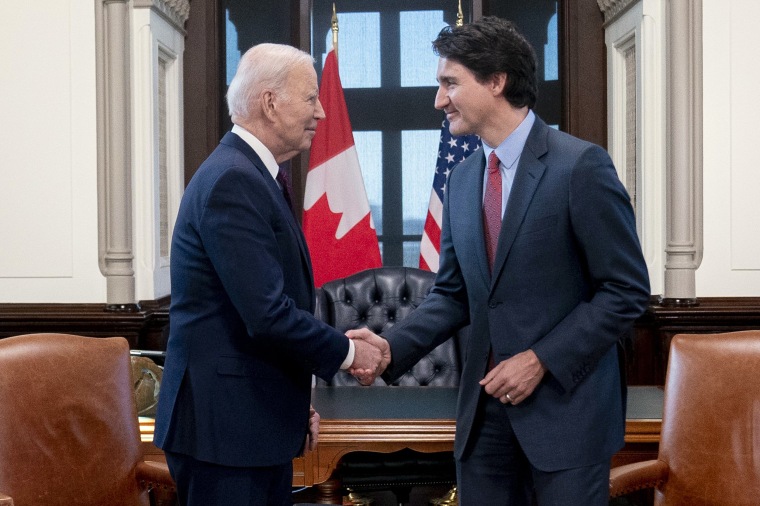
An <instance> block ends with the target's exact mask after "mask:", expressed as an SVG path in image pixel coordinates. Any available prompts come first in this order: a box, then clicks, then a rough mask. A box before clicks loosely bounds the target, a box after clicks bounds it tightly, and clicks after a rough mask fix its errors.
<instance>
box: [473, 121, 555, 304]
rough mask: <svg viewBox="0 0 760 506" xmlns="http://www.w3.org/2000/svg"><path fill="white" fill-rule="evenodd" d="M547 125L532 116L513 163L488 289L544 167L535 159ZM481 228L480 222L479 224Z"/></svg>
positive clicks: (542, 149) (543, 150)
mask: <svg viewBox="0 0 760 506" xmlns="http://www.w3.org/2000/svg"><path fill="white" fill-rule="evenodd" d="M548 128H549V127H548V126H546V124H545V123H544V122H543V121H541V119H540V118H539V117H538V116H536V120H535V123H534V125H533V128H532V129H531V131H530V134H529V135H528V139H527V140H526V142H525V147H524V148H523V151H522V154H521V155H520V163H519V164H518V166H517V171H516V173H515V180H514V182H513V183H512V191H511V192H510V194H509V202H507V209H506V211H505V212H504V218H503V220H502V222H501V233H500V234H499V244H498V245H497V247H496V258H495V259H494V268H493V275H492V276H491V289H493V287H494V286H495V285H496V283H497V281H498V278H499V276H500V274H501V271H502V269H503V268H504V263H505V262H506V260H507V257H508V256H509V250H510V249H511V248H512V244H513V243H514V242H515V237H516V236H517V232H518V230H519V229H520V225H521V224H522V222H523V219H524V218H525V213H527V211H528V208H529V207H530V202H531V200H532V199H533V195H534V194H535V192H536V189H537V188H538V183H539V182H540V181H541V178H542V177H543V175H544V171H545V170H546V166H545V165H544V164H543V163H542V162H541V161H540V160H539V158H540V157H541V156H543V155H544V154H545V153H546V151H547V146H546V136H547V133H548V132H547V129H548ZM481 221H482V220H481ZM480 226H481V228H482V226H483V225H482V224H481V225H480Z"/></svg>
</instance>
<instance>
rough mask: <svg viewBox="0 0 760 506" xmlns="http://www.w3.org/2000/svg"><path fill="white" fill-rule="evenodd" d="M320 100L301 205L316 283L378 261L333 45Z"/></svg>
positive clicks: (378, 255) (372, 225) (325, 67)
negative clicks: (321, 112)
mask: <svg viewBox="0 0 760 506" xmlns="http://www.w3.org/2000/svg"><path fill="white" fill-rule="evenodd" d="M319 101H320V102H322V107H323V108H324V110H325V116H326V117H325V119H323V120H322V121H320V122H319V123H317V131H316V134H315V135H314V140H313V141H312V144H311V154H310V156H309V173H308V174H307V176H306V190H305V195H304V205H303V208H304V213H303V231H304V235H305V236H306V242H307V243H308V245H309V251H310V253H311V262H312V266H313V268H314V283H315V284H316V286H318V287H320V286H322V285H323V284H325V283H327V282H328V281H332V280H333V279H338V278H344V277H346V276H349V275H351V274H354V273H356V272H359V271H362V270H365V269H370V268H374V267H380V266H381V265H382V260H381V259H380V247H379V245H378V242H377V233H376V232H375V225H374V223H373V222H372V215H371V214H370V209H369V200H367V192H366V190H365V189H364V180H363V179H362V172H361V168H360V167H359V157H358V156H357V154H356V147H355V146H354V134H353V132H352V130H351V123H350V121H349V119H348V109H347V108H346V100H345V98H344V96H343V87H342V86H341V84H340V75H339V74H338V60H337V58H336V56H335V51H334V50H332V51H330V52H329V53H328V55H327V60H326V61H325V66H324V70H323V71H322V83H321V86H320V90H319Z"/></svg>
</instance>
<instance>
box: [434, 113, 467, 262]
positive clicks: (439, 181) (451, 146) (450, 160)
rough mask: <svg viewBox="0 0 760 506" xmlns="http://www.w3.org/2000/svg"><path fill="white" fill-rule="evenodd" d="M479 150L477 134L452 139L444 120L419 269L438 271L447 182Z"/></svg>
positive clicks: (446, 122) (446, 121)
mask: <svg viewBox="0 0 760 506" xmlns="http://www.w3.org/2000/svg"><path fill="white" fill-rule="evenodd" d="M478 148H480V138H479V137H478V136H477V135H462V136H460V137H452V135H451V133H450V132H449V122H448V120H446V119H444V120H443V124H442V125H441V143H440V144H439V145H438V159H437V160H436V163H435V177H433V190H432V191H431V192H430V205H428V213H427V218H426V219H425V228H424V229H423V231H422V241H421V242H420V269H424V270H426V271H432V272H438V256H439V252H440V251H441V217H442V215H443V194H444V192H445V191H446V182H447V180H448V177H449V173H450V172H451V169H452V168H453V167H454V165H456V164H458V163H459V162H461V161H462V160H464V159H465V158H467V157H468V156H469V155H470V154H472V152H473V151H475V150H477V149H478Z"/></svg>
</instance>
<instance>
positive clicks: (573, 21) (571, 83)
mask: <svg viewBox="0 0 760 506" xmlns="http://www.w3.org/2000/svg"><path fill="white" fill-rule="evenodd" d="M559 9H560V16H559V21H560V23H559V41H560V52H561V54H562V58H561V59H560V62H561V67H560V81H561V82H562V124H561V127H562V130H564V131H565V132H568V133H570V134H572V135H574V136H576V137H580V138H581V139H585V140H587V141H590V142H593V143H594V144H598V145H600V146H602V147H604V148H605V149H606V147H607V103H606V97H607V55H606V50H605V45H604V28H603V23H604V16H603V15H602V12H601V11H600V10H599V6H598V5H597V3H596V1H595V0H566V1H564V2H560V3H559Z"/></svg>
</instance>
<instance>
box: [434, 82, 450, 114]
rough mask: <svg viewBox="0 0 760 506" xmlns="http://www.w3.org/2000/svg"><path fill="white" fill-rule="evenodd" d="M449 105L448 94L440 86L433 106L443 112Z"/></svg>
mask: <svg viewBox="0 0 760 506" xmlns="http://www.w3.org/2000/svg"><path fill="white" fill-rule="evenodd" d="M448 104H449V96H448V95H447V94H446V90H444V89H443V86H438V91H437V92H436V93H435V102H434V103H433V106H434V107H435V108H436V109H438V110H439V111H440V110H443V108H444V107H446V106H447V105H448Z"/></svg>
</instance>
